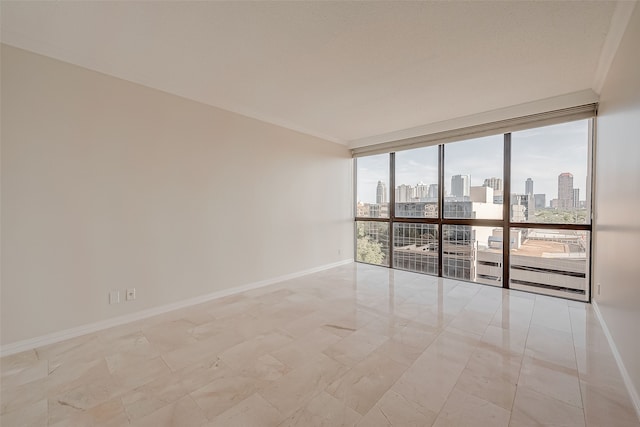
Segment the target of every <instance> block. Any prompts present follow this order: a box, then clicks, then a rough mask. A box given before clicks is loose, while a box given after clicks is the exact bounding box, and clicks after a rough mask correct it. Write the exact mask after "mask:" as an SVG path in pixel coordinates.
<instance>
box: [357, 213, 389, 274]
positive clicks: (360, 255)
mask: <svg viewBox="0 0 640 427" xmlns="http://www.w3.org/2000/svg"><path fill="white" fill-rule="evenodd" d="M356 244H357V250H356V259H357V260H358V261H361V262H366V263H369V264H382V261H383V260H384V252H383V250H382V243H379V242H376V241H374V240H372V239H371V236H370V235H369V233H367V230H365V225H364V224H363V223H359V224H358V226H357V242H356Z"/></svg>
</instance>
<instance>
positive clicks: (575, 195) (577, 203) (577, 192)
mask: <svg viewBox="0 0 640 427" xmlns="http://www.w3.org/2000/svg"><path fill="white" fill-rule="evenodd" d="M573 207H574V208H576V209H578V208H579V207H580V189H579V188H574V189H573Z"/></svg>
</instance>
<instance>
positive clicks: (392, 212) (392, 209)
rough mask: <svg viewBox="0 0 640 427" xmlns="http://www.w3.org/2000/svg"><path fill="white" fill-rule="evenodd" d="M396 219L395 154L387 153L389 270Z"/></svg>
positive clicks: (391, 266)
mask: <svg viewBox="0 0 640 427" xmlns="http://www.w3.org/2000/svg"><path fill="white" fill-rule="evenodd" d="M395 219H396V153H389V234H388V235H389V242H388V245H389V268H393V248H394V242H393V221H394V220H395Z"/></svg>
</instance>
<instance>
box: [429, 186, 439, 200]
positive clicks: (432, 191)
mask: <svg viewBox="0 0 640 427" xmlns="http://www.w3.org/2000/svg"><path fill="white" fill-rule="evenodd" d="M429 198H430V199H437V198H438V184H429Z"/></svg>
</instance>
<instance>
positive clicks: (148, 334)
mask: <svg viewBox="0 0 640 427" xmlns="http://www.w3.org/2000/svg"><path fill="white" fill-rule="evenodd" d="M1 367H2V394H1V399H0V400H1V403H2V411H1V418H0V424H1V425H2V426H3V427H9V426H40V425H42V426H45V425H49V426H89V425H100V426H123V425H136V426H154V427H156V426H164V425H175V426H181V427H183V426H184V427H189V426H225V427H229V426H366V427H373V426H432V425H433V426H492V427H494V426H529V425H557V426H559V425H562V426H584V425H588V426H638V425H640V422H639V421H638V418H637V417H636V415H635V412H634V410H633V407H632V405H631V402H630V400H629V397H628V395H627V392H626V390H625V387H624V384H623V381H622V379H621V377H620V374H619V372H618V369H617V367H616V364H615V362H614V359H613V357H612V355H611V352H610V349H609V347H608V345H607V341H606V338H605V336H604V334H603V332H602V329H601V328H600V326H599V323H598V321H597V319H596V317H595V315H594V312H593V310H592V307H591V306H590V305H586V304H582V303H574V302H568V301H565V300H560V299H555V298H549V297H543V296H535V295H532V294H528V293H521V292H517V291H511V292H510V291H503V290H501V289H497V288H492V287H488V286H481V285H475V284H469V283H464V282H457V281H454V280H443V279H438V278H435V277H430V276H424V275H418V274H412V273H407V272H403V271H397V270H389V269H386V268H380V267H374V266H368V265H363V264H350V265H345V266H342V267H338V268H334V269H331V270H326V271H323V272H320V273H316V274H313V275H309V276H305V277H302V278H298V279H294V280H290V281H287V282H282V283H280V284H277V285H274V286H269V287H266V288H261V289H258V290H254V291H250V292H244V293H242V294H237V295H234V296H230V297H226V298H223V299H219V300H215V301H211V302H209V303H206V304H202V305H198V306H194V307H191V308H188V309H183V310H179V311H175V312H171V313H168V314H165V315H162V316H157V317H154V318H150V319H146V320H144V321H140V322H136V323H131V324H128V325H125V326H119V327H116V328H112V329H108V330H105V331H101V332H99V333H95V334H91V335H87V336H83V337H79V338H75V339H72V340H69V341H65V342H61V343H58V344H53V345H50V346H46V347H42V348H38V349H36V350H34V351H29V352H24V353H20V354H16V355H13V356H8V357H5V358H3V359H2V360H1Z"/></svg>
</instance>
